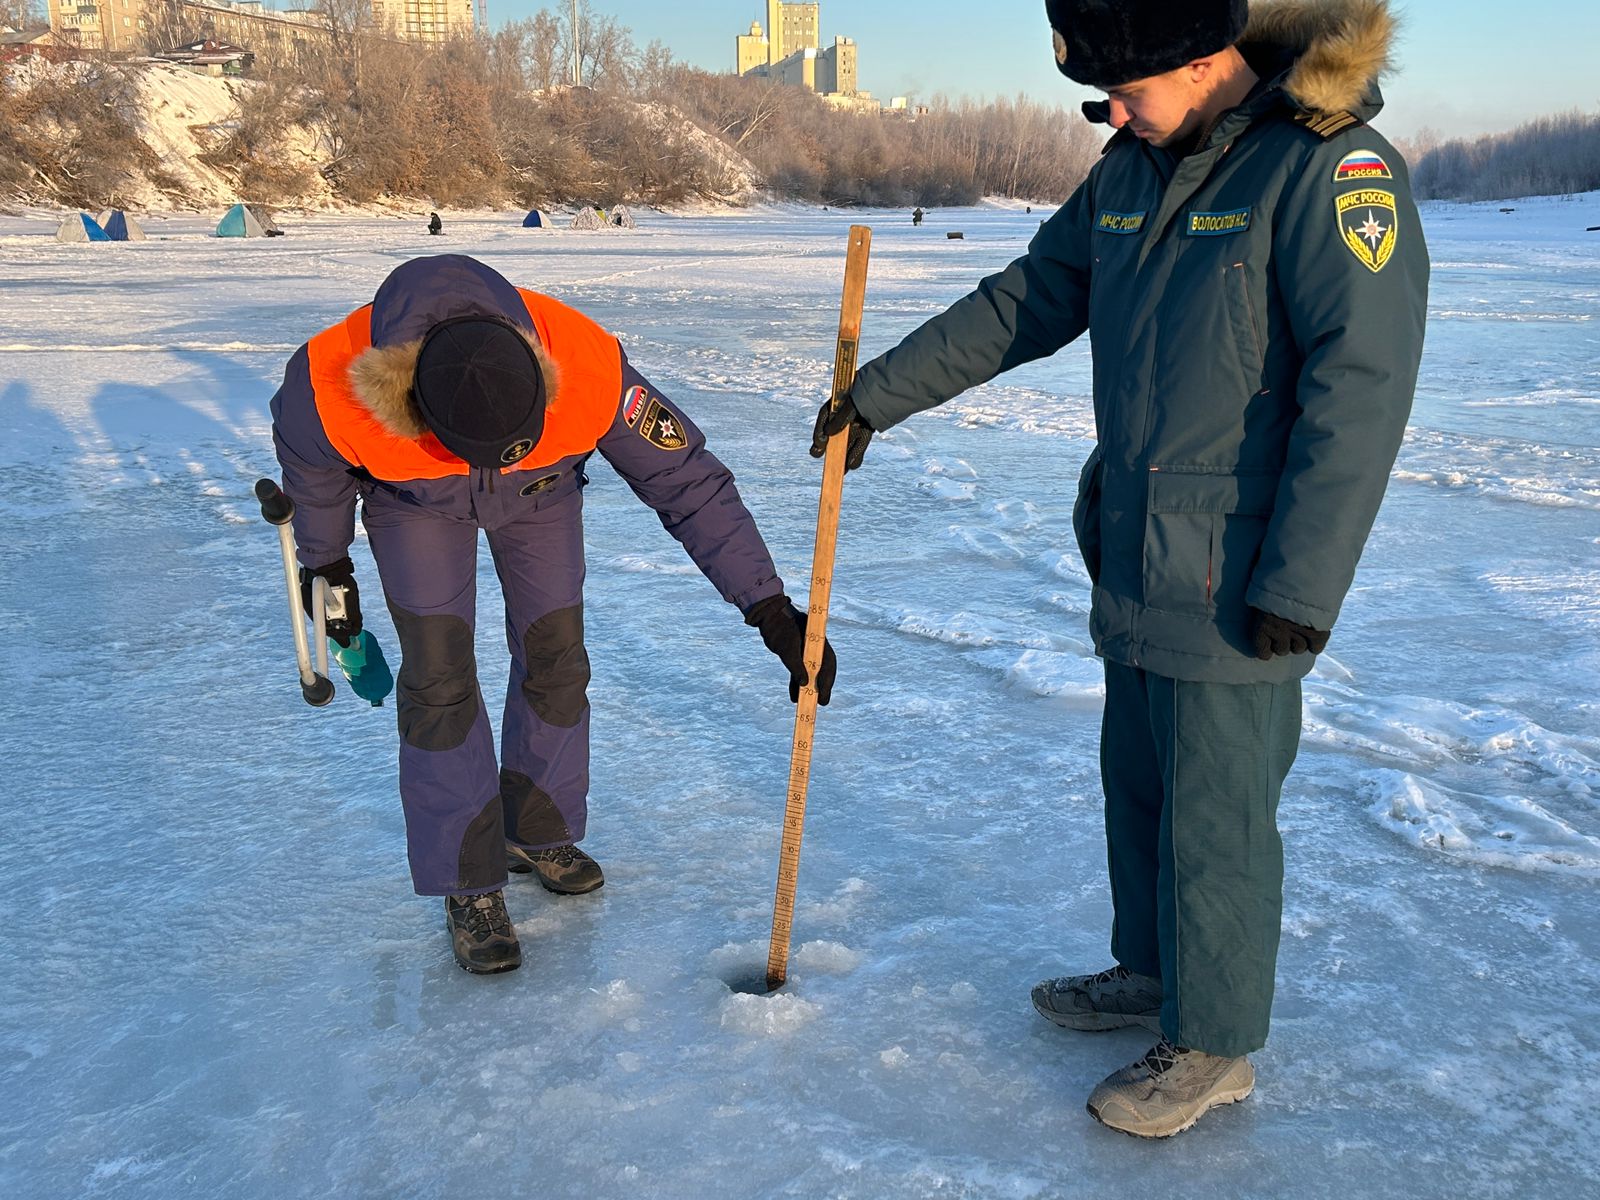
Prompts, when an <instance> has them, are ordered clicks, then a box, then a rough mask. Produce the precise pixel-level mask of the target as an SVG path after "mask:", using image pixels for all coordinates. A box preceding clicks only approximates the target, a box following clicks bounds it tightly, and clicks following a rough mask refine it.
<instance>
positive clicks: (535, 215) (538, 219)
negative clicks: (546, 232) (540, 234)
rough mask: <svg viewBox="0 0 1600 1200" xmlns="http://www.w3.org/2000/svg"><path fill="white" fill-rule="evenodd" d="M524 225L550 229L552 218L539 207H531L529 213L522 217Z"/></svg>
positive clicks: (525, 226)
mask: <svg viewBox="0 0 1600 1200" xmlns="http://www.w3.org/2000/svg"><path fill="white" fill-rule="evenodd" d="M522 227H523V228H524V229H548V228H550V218H549V216H547V215H546V214H545V213H542V212H540V211H539V210H538V209H537V208H533V209H529V210H528V215H527V216H525V217H523V218H522Z"/></svg>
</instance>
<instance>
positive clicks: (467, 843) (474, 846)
mask: <svg viewBox="0 0 1600 1200" xmlns="http://www.w3.org/2000/svg"><path fill="white" fill-rule="evenodd" d="M505 878H506V842H505V816H504V810H503V809H502V807H501V805H500V797H498V796H495V797H493V798H492V799H491V800H490V801H489V802H488V803H487V804H485V805H484V806H483V809H482V811H480V812H479V813H478V815H477V816H475V817H473V818H472V823H471V824H469V825H468V826H467V828H466V831H465V832H464V833H462V835H461V853H460V855H459V856H458V857H457V859H456V890H457V891H462V892H467V891H477V890H478V889H480V888H492V887H495V886H497V885H499V884H502V883H504V882H505Z"/></svg>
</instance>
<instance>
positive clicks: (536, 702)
mask: <svg viewBox="0 0 1600 1200" xmlns="http://www.w3.org/2000/svg"><path fill="white" fill-rule="evenodd" d="M522 647H523V652H524V654H525V655H526V657H527V662H528V677H527V678H526V679H525V680H523V682H522V695H523V697H524V699H526V700H527V702H528V706H529V707H530V708H532V709H533V711H534V712H535V713H536V714H537V715H538V717H539V719H540V720H541V721H543V722H544V723H545V724H547V725H559V726H561V727H562V728H564V729H570V728H571V727H572V726H574V725H576V724H577V723H578V722H579V721H581V720H583V716H584V714H585V713H587V712H588V711H589V696H588V687H589V652H588V651H587V650H585V649H584V648H583V607H582V605H574V606H573V607H571V608H558V609H556V611H555V612H553V613H547V614H545V615H544V616H542V617H540V618H539V619H538V620H537V621H535V622H534V623H533V624H532V625H530V626H528V632H527V633H526V634H524V635H523V638H522Z"/></svg>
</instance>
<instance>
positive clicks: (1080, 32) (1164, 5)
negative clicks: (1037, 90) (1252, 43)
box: [1044, 0, 1250, 91]
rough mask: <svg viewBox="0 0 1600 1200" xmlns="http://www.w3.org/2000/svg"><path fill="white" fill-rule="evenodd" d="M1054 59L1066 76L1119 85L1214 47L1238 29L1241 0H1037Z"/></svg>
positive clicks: (1229, 41) (1243, 10) (1243, 12)
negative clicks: (1051, 32) (1047, 17)
mask: <svg viewBox="0 0 1600 1200" xmlns="http://www.w3.org/2000/svg"><path fill="white" fill-rule="evenodd" d="M1044 6H1045V11H1046V12H1048V13H1049V14H1050V26H1051V28H1052V29H1054V30H1055V43H1056V66H1058V67H1060V68H1061V73H1062V74H1063V75H1065V76H1066V77H1067V78H1068V79H1070V80H1072V81H1073V82H1074V83H1081V84H1084V85H1086V86H1088V87H1093V88H1099V89H1101V90H1102V91H1103V90H1105V89H1107V88H1114V87H1119V86H1121V85H1122V84H1124V83H1132V82H1133V81H1134V80H1135V79H1147V78H1149V77H1150V76H1151V75H1163V74H1165V73H1166V72H1168V71H1175V70H1177V69H1178V68H1179V67H1181V66H1183V64H1184V63H1187V62H1193V61H1194V60H1195V59H1197V58H1204V57H1205V56H1206V55H1208V54H1215V53H1216V52H1217V51H1219V50H1225V49H1227V48H1228V47H1229V46H1231V45H1233V44H1234V43H1235V42H1237V41H1238V40H1239V38H1240V37H1241V36H1242V35H1243V34H1244V26H1245V21H1246V19H1247V18H1248V17H1249V10H1250V5H1249V3H1248V0H1045V5H1044Z"/></svg>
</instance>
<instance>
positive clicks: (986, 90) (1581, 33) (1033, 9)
mask: <svg viewBox="0 0 1600 1200" xmlns="http://www.w3.org/2000/svg"><path fill="white" fill-rule="evenodd" d="M590 3H591V4H592V5H593V7H594V10H595V11H596V12H597V13H604V14H609V15H611V16H614V17H616V18H617V19H618V20H620V21H621V22H622V23H623V24H624V25H627V26H628V27H629V28H631V29H632V30H633V33H634V38H635V40H636V41H638V42H639V44H640V45H643V44H645V43H647V42H649V41H651V40H652V39H660V40H661V41H662V42H664V43H666V45H667V46H669V47H670V48H671V49H672V51H673V53H674V54H675V55H676V56H677V57H678V58H680V59H683V60H685V61H687V62H691V63H694V64H695V65H696V66H701V67H705V68H707V69H708V70H716V71H726V70H732V69H733V39H734V36H735V35H736V34H739V33H743V32H745V31H746V30H748V29H749V27H750V21H751V20H752V19H753V18H758V19H760V20H762V21H763V22H764V21H765V12H766V5H765V3H764V2H763V0H694V2H693V3H690V4H687V5H684V6H683V7H681V8H680V7H679V6H677V5H670V4H662V3H660V0H590ZM546 7H548V8H550V9H551V10H552V11H565V10H566V9H567V7H568V5H567V3H566V0H558V2H555V3H552V2H551V0H489V19H490V22H491V23H496V24H497V23H499V22H501V21H505V20H509V19H514V18H516V17H521V16H528V15H531V14H532V13H534V12H537V11H538V10H539V9H540V8H546ZM1397 7H1398V8H1399V9H1400V10H1401V11H1402V12H1403V13H1404V15H1405V27H1404V29H1403V31H1402V40H1401V43H1400V47H1399V55H1398V57H1399V61H1400V73H1399V74H1398V75H1397V76H1396V77H1395V78H1394V79H1393V80H1392V81H1391V82H1390V83H1389V84H1388V85H1387V86H1386V87H1385V89H1384V90H1385V94H1386V96H1387V97H1388V109H1387V111H1386V112H1385V115H1384V116H1383V117H1382V118H1381V119H1380V120H1379V121H1378V122H1377V123H1378V125H1379V127H1380V128H1382V129H1383V130H1384V132H1386V133H1389V134H1390V135H1391V136H1409V135H1411V134H1413V133H1415V132H1416V130H1417V129H1418V128H1419V127H1421V126H1423V125H1429V126H1432V127H1433V128H1435V129H1437V130H1439V131H1440V132H1442V133H1446V134H1453V135H1467V134H1475V133H1483V132H1487V131H1493V130H1500V129H1506V128H1509V127H1511V126H1513V125H1516V124H1518V123H1520V122H1522V121H1525V120H1527V119H1528V118H1529V117H1533V116H1538V115H1541V114H1543V113H1547V112H1551V111H1554V110H1560V109H1568V108H1580V109H1584V110H1585V111H1589V112H1593V111H1595V110H1596V108H1600V3H1597V2H1596V0H1522V2H1521V3H1513V4H1507V3H1504V2H1503V0H1406V2H1405V3H1404V4H1399V5H1397ZM840 34H842V35H844V36H847V37H853V38H855V40H856V41H857V42H858V43H859V45H860V60H861V86H862V87H863V88H865V89H867V90H869V91H871V92H872V93H873V95H875V96H881V97H888V96H896V95H908V94H909V95H914V96H917V97H920V98H926V97H928V96H930V95H932V94H933V93H935V92H945V93H947V94H949V95H962V94H965V95H969V96H975V97H976V96H994V95H1011V94H1014V93H1016V92H1018V91H1022V92H1025V93H1027V94H1028V95H1029V96H1031V97H1033V98H1035V99H1039V100H1044V101H1049V102H1052V103H1071V102H1073V101H1075V100H1077V99H1080V98H1082V97H1084V96H1087V95H1090V94H1091V93H1087V92H1084V91H1083V90H1082V89H1079V88H1076V87H1075V86H1073V85H1072V84H1070V83H1068V82H1067V81H1066V80H1064V79H1063V78H1061V76H1060V75H1058V74H1057V73H1056V69H1055V62H1054V60H1053V58H1052V57H1051V53H1050V33H1049V26H1048V24H1047V23H1046V21H1045V17H1044V0H986V2H984V3H979V4H975V3H972V2H971V0H961V2H958V0H871V2H870V3H867V2H863V0H822V36H823V41H824V43H826V42H827V41H829V40H831V39H832V38H833V37H834V36H835V35H840Z"/></svg>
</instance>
